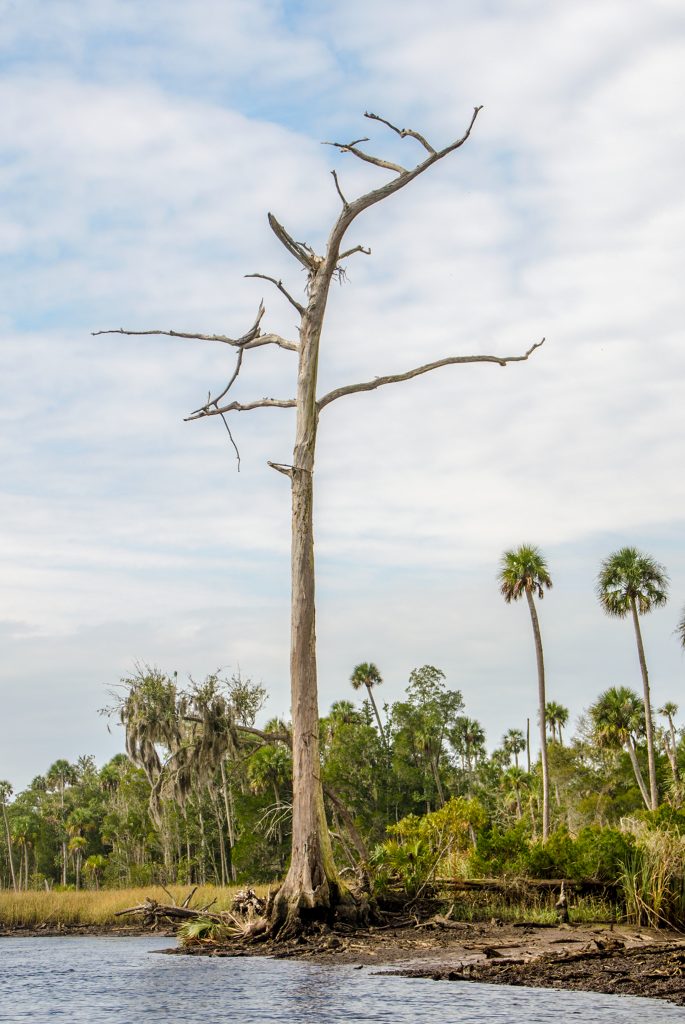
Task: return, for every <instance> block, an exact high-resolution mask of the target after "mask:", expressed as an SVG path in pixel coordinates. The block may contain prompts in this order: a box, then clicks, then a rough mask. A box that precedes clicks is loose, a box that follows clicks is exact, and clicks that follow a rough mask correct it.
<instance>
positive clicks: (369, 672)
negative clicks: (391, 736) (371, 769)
mask: <svg viewBox="0 0 685 1024" xmlns="http://www.w3.org/2000/svg"><path fill="white" fill-rule="evenodd" d="M350 682H351V683H352V689H353V690H359V689H361V687H362V686H365V687H366V692H367V693H368V695H369V700H370V702H371V707H372V708H373V710H374V714H375V716H376V721H377V722H378V731H379V732H380V734H381V739H382V740H383V743H384V745H385V746H386V747H387V745H388V744H387V740H386V737H385V730H384V729H383V723H382V722H381V716H380V715H379V713H378V708H377V706H376V701H375V700H374V696H373V687H374V686H380V684H381V683H382V682H383V678H382V676H381V674H380V672H379V671H378V668H377V667H376V665H374V663H373V662H372V661H362V662H361V663H360V664H359V665H355V668H354V671H353V672H352V675H351V676H350Z"/></svg>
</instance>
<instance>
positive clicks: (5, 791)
mask: <svg viewBox="0 0 685 1024" xmlns="http://www.w3.org/2000/svg"><path fill="white" fill-rule="evenodd" d="M11 796H12V786H11V783H9V782H8V781H7V780H6V779H0V807H2V819H3V822H4V825H5V841H6V842H7V860H8V861H9V866H10V875H11V877H12V888H13V889H14V891H15V892H16V891H17V878H16V875H15V873H14V856H13V853H12V833H11V831H10V823H9V820H8V818H7V803H8V801H9V798H10V797H11Z"/></svg>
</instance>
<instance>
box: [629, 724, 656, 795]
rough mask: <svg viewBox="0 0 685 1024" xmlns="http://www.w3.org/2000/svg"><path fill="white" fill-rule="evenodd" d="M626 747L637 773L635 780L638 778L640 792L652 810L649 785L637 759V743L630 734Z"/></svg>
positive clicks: (634, 770)
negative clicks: (646, 783)
mask: <svg viewBox="0 0 685 1024" xmlns="http://www.w3.org/2000/svg"><path fill="white" fill-rule="evenodd" d="M625 749H626V750H627V752H628V757H629V758H630V763H631V764H632V766H633V772H634V773H635V780H636V782H637V784H638V787H639V789H640V792H641V793H642V799H643V800H644V802H645V807H646V808H647V810H648V811H651V810H653V808H652V804H651V800H650V794H649V793H648V792H647V787H646V786H645V780H644V779H643V778H642V772H641V771H640V764H639V761H638V759H637V752H636V750H635V743H634V742H633V738H632V736H630V737H629V738H628V742H627V743H626V747H625Z"/></svg>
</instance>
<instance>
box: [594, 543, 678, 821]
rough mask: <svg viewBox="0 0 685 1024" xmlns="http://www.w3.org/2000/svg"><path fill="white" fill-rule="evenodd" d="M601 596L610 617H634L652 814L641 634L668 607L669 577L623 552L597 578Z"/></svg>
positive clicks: (638, 555)
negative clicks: (644, 621)
mask: <svg viewBox="0 0 685 1024" xmlns="http://www.w3.org/2000/svg"><path fill="white" fill-rule="evenodd" d="M597 596H598V597H599V601H600V604H601V605H602V608H603V609H604V611H605V612H606V613H607V615H614V616H616V617H617V618H619V619H624V618H626V616H627V615H631V616H632V619H633V627H634V629H635V639H636V641H637V654H638V658H639V661H640V671H641V672H642V691H643V703H644V709H645V732H646V735H647V758H648V763H649V792H650V806H651V810H653V811H655V810H656V809H657V807H658V806H659V791H658V788H657V783H656V759H655V756H654V725H653V722H652V709H651V705H650V696H649V675H648V672H647V661H646V659H645V649H644V646H643V643H642V632H641V630H640V616H641V615H646V614H647V612H651V610H652V608H660V607H661V606H662V605H664V604H666V601H667V598H668V574H667V572H666V570H665V568H664V567H663V565H660V564H659V562H657V561H655V560H654V559H653V558H652V557H651V556H650V555H645V554H643V553H642V552H641V551H638V550H637V548H630V547H627V548H621V549H620V550H619V551H615V552H614V553H613V554H612V555H609V556H608V558H605V559H604V561H603V562H602V565H601V568H600V572H599V576H598V577H597Z"/></svg>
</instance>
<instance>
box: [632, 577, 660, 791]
mask: <svg viewBox="0 0 685 1024" xmlns="http://www.w3.org/2000/svg"><path fill="white" fill-rule="evenodd" d="M630 609H631V611H632V613H633V625H634V627H635V639H636V641H637V656H638V658H639V659H640V671H641V672H642V692H643V695H644V705H645V732H646V734H647V761H648V764H649V797H650V804H651V810H653V811H655V810H656V809H657V807H658V806H659V790H658V788H657V784H656V759H655V756H654V725H653V723H652V704H651V700H650V696H649V675H648V673H647V660H646V658H645V649H644V647H643V644H642V632H641V630H640V616H639V615H638V612H637V602H636V600H635V598H634V597H632V596H631V598H630Z"/></svg>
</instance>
